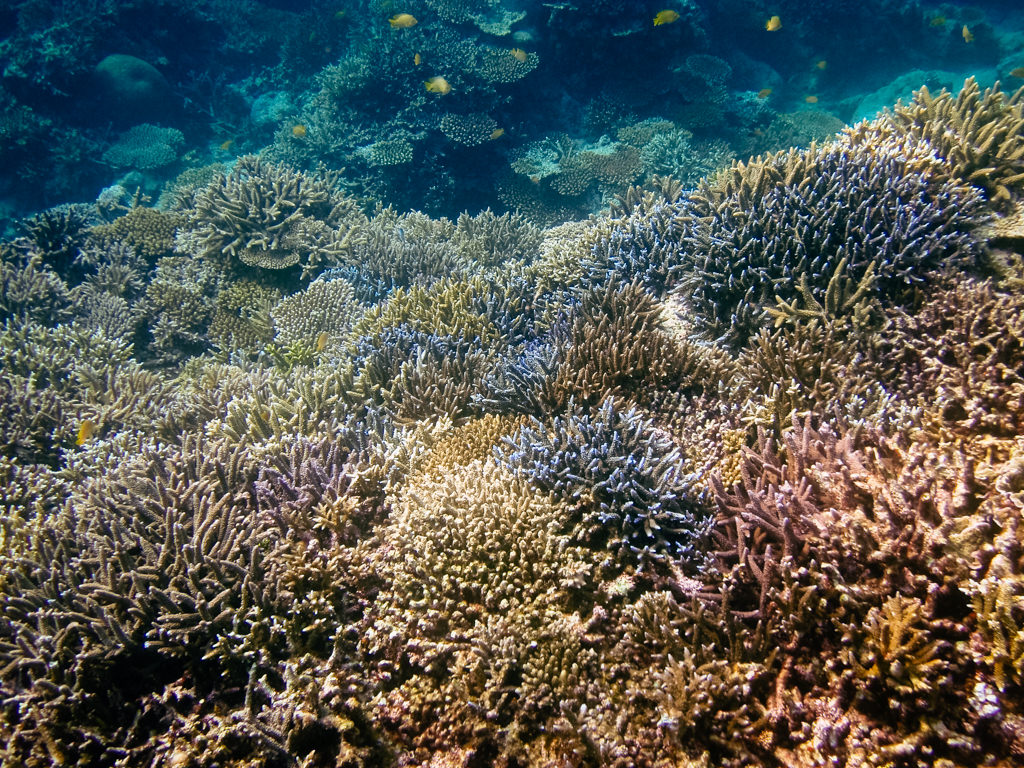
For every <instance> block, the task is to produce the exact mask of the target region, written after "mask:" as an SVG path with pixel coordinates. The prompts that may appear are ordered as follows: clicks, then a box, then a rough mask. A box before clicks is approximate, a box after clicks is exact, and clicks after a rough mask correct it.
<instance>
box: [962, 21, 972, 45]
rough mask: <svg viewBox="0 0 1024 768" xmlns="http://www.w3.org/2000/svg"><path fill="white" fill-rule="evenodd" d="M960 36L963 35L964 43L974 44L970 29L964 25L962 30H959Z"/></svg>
mask: <svg viewBox="0 0 1024 768" xmlns="http://www.w3.org/2000/svg"><path fill="white" fill-rule="evenodd" d="M960 34H961V35H963V38H964V42H965V43H973V42H974V33H972V32H971V30H970V29H968V27H967V25H966V24H964V28H963V29H961V30H960Z"/></svg>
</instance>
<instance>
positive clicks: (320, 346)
mask: <svg viewBox="0 0 1024 768" xmlns="http://www.w3.org/2000/svg"><path fill="white" fill-rule="evenodd" d="M330 340H331V335H330V334H329V333H327V331H320V335H319V336H317V337H316V351H317V352H323V351H324V350H325V349H327V342H328V341H330Z"/></svg>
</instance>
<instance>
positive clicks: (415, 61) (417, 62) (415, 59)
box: [412, 53, 423, 67]
mask: <svg viewBox="0 0 1024 768" xmlns="http://www.w3.org/2000/svg"><path fill="white" fill-rule="evenodd" d="M412 63H413V64H415V65H416V66H417V67H418V66H419V65H420V64H422V63H423V57H422V56H420V55H419V54H418V53H417V54H416V55H415V56H413V57H412Z"/></svg>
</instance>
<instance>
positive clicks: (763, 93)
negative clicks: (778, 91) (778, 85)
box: [757, 88, 772, 99]
mask: <svg viewBox="0 0 1024 768" xmlns="http://www.w3.org/2000/svg"><path fill="white" fill-rule="evenodd" d="M771 95H772V89H771V88H762V89H761V90H760V91H758V92H757V98H759V99H767V98H768V97H769V96H771Z"/></svg>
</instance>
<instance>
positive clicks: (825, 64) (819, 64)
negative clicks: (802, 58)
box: [814, 59, 828, 69]
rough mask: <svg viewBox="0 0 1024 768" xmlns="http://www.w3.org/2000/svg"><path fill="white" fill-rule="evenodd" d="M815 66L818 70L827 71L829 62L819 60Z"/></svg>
mask: <svg viewBox="0 0 1024 768" xmlns="http://www.w3.org/2000/svg"><path fill="white" fill-rule="evenodd" d="M814 66H815V67H817V68H818V69H825V68H826V67H828V62H827V61H825V60H824V59H818V60H817V61H816V62H814Z"/></svg>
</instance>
